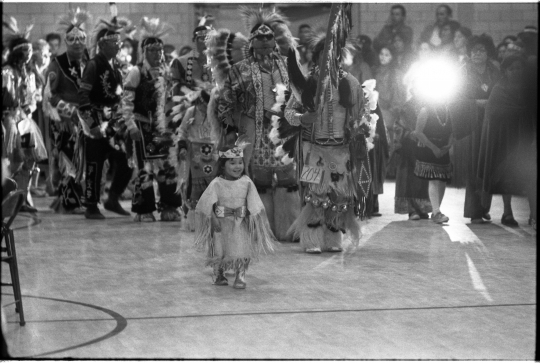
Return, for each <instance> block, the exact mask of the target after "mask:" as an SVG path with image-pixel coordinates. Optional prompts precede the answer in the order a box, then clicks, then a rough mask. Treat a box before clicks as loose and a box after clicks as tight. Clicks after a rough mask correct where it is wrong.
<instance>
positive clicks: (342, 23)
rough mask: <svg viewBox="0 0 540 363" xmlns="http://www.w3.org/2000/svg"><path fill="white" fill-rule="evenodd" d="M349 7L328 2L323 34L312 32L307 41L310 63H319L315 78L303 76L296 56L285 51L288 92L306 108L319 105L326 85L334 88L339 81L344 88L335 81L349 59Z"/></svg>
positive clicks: (350, 56)
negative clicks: (326, 25) (288, 81)
mask: <svg viewBox="0 0 540 363" xmlns="http://www.w3.org/2000/svg"><path fill="white" fill-rule="evenodd" d="M351 6H352V5H351V4H332V10H331V12H330V18H329V20H328V30H327V32H326V34H319V35H314V36H312V37H311V38H310V39H309V40H308V45H309V46H310V48H311V49H312V51H313V62H314V63H315V65H316V66H319V65H320V66H321V69H320V70H319V75H318V77H317V79H316V80H315V79H314V78H313V77H311V76H310V77H308V78H307V79H306V78H305V77H304V76H303V73H302V72H301V71H300V67H299V63H298V60H297V58H296V57H295V55H294V53H292V52H289V57H288V59H287V62H288V69H289V79H290V86H291V91H292V92H293V94H294V95H295V97H296V99H297V100H298V101H299V102H301V103H302V105H303V106H304V107H305V108H307V109H308V110H309V111H314V110H315V109H316V108H317V107H319V106H321V105H322V104H323V102H324V100H323V96H324V95H325V94H326V89H327V88H328V87H329V86H330V85H331V86H332V87H334V88H337V87H338V84H339V87H340V88H345V87H344V86H345V83H343V82H339V81H340V80H341V78H342V75H343V73H342V70H341V67H340V66H341V63H342V62H343V63H345V64H347V63H350V62H352V55H351V51H352V49H353V47H352V45H351V44H349V43H347V37H348V35H349V33H350V31H351V28H352V24H351ZM342 86H343V87H342ZM340 92H341V90H340ZM349 94H350V93H349ZM344 101H345V100H344V98H342V97H340V103H342V102H344ZM345 102H347V101H345Z"/></svg>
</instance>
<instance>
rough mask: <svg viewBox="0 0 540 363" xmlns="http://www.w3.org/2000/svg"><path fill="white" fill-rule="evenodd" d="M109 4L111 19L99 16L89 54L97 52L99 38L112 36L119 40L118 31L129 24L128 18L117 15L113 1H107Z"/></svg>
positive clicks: (110, 37) (92, 54)
mask: <svg viewBox="0 0 540 363" xmlns="http://www.w3.org/2000/svg"><path fill="white" fill-rule="evenodd" d="M109 5H110V7H109V10H110V13H111V20H105V19H103V18H100V19H99V20H98V23H97V24H96V26H95V27H94V31H93V33H92V44H91V49H90V50H91V56H94V55H95V54H96V53H97V46H98V45H97V43H98V42H99V41H100V40H102V39H112V38H118V40H120V31H121V30H122V29H123V28H125V27H126V26H129V25H130V24H131V21H129V19H127V18H120V17H118V8H117V7H116V4H115V3H109Z"/></svg>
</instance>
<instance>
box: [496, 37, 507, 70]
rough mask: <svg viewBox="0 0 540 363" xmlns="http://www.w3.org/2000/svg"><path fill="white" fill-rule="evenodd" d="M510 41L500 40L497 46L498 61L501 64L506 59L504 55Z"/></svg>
mask: <svg viewBox="0 0 540 363" xmlns="http://www.w3.org/2000/svg"><path fill="white" fill-rule="evenodd" d="M507 45H508V43H505V42H500V43H499V45H498V46H497V62H498V64H499V65H500V64H501V63H502V61H503V59H504V56H505V55H506V46H507Z"/></svg>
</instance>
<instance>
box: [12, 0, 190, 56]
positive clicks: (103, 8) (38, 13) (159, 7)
mask: <svg viewBox="0 0 540 363" xmlns="http://www.w3.org/2000/svg"><path fill="white" fill-rule="evenodd" d="M2 5H3V13H4V14H5V15H8V16H14V17H15V18H16V19H17V21H18V22H19V23H20V24H23V25H24V24H27V23H28V22H30V21H31V20H32V19H33V20H34V24H35V25H34V29H33V31H32V40H37V39H39V38H44V37H45V35H46V34H48V33H50V32H54V31H56V28H57V27H56V21H57V19H58V16H59V15H61V14H65V13H66V12H67V11H68V10H69V8H70V7H73V8H75V7H77V6H78V7H80V8H82V9H86V10H88V11H89V12H90V13H91V14H92V17H93V21H92V23H90V24H89V25H90V27H89V29H92V28H93V26H94V23H95V22H96V21H97V20H98V18H100V17H103V18H106V19H110V15H109V4H108V3H77V2H73V3H45V2H43V3H10V2H3V3H2ZM117 6H118V15H119V16H123V17H126V18H128V19H130V20H131V21H132V22H134V23H135V24H139V22H140V20H141V18H142V17H143V16H149V17H158V18H160V19H162V20H164V21H167V22H168V23H169V24H171V25H172V26H173V27H174V29H175V30H174V31H173V32H171V33H170V35H169V36H168V37H167V38H166V39H165V42H166V43H171V44H174V45H175V46H176V47H177V48H178V47H181V46H182V45H185V44H190V43H191V33H192V32H193V29H194V28H195V24H196V19H195V16H194V13H195V10H194V4H193V3H149V2H148V3H127V2H124V3H117Z"/></svg>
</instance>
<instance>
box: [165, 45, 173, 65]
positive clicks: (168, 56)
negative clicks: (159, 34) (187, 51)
mask: <svg viewBox="0 0 540 363" xmlns="http://www.w3.org/2000/svg"><path fill="white" fill-rule="evenodd" d="M175 51H176V47H175V46H174V45H172V44H165V45H164V46H163V52H164V53H165V63H167V65H168V66H170V65H171V63H172V61H173V59H175V58H176V56H175V54H174V53H175Z"/></svg>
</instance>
